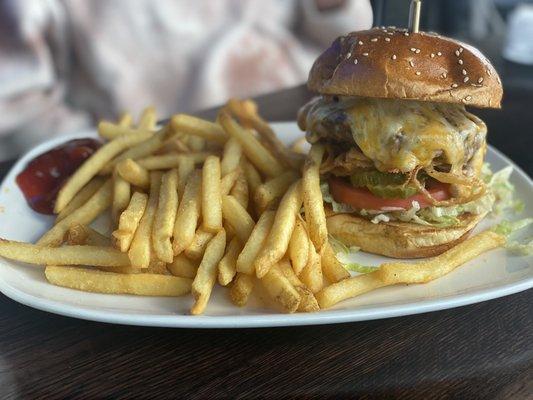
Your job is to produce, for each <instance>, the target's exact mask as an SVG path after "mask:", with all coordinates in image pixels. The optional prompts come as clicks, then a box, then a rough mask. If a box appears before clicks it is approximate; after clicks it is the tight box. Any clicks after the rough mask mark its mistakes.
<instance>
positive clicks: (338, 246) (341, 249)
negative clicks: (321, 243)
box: [328, 235, 360, 258]
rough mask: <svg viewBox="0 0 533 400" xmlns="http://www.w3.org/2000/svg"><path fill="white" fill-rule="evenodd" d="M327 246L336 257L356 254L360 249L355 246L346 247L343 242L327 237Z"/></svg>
mask: <svg viewBox="0 0 533 400" xmlns="http://www.w3.org/2000/svg"><path fill="white" fill-rule="evenodd" d="M328 239H329V244H330V245H331V247H332V248H333V252H334V253H335V254H336V255H337V258H338V254H350V253H357V252H358V251H359V250H360V248H359V247H357V246H347V245H346V244H344V243H343V242H341V241H340V240H339V239H337V238H335V237H333V236H331V235H329V236H328Z"/></svg>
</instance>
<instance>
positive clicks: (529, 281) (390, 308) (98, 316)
mask: <svg viewBox="0 0 533 400" xmlns="http://www.w3.org/2000/svg"><path fill="white" fill-rule="evenodd" d="M272 124H273V125H276V124H277V125H282V124H291V125H294V121H276V122H272ZM95 132H96V131H95V130H85V131H82V132H78V133H75V134H70V135H64V136H59V137H55V138H52V139H50V140H47V141H44V142H42V143H40V144H38V145H37V146H35V147H33V148H32V149H30V150H29V151H27V152H26V153H25V154H24V155H23V156H22V157H20V158H19V160H18V161H17V162H16V163H15V164H14V165H13V166H12V167H11V168H10V170H9V172H8V173H7V174H6V176H5V177H4V180H3V182H2V184H1V185H0V191H3V190H4V186H5V185H6V182H7V181H8V180H10V179H11V178H12V176H13V175H14V174H15V172H16V171H17V170H18V169H19V168H20V166H21V165H22V164H23V163H25V162H27V161H28V160H29V159H30V158H31V157H33V156H35V155H37V154H39V153H41V152H43V151H45V150H47V149H49V148H51V147H53V146H55V145H56V144H58V143H62V142H64V141H66V140H70V139H74V138H79V137H87V136H92V137H95ZM488 146H489V148H490V150H491V151H493V152H494V153H495V154H496V155H497V156H499V157H500V158H501V159H502V160H503V161H505V162H506V163H507V164H509V165H512V166H513V169H514V170H515V171H516V172H517V173H518V174H519V175H521V177H522V178H524V179H525V180H526V181H527V183H528V184H529V186H530V187H531V186H533V181H532V179H531V178H530V177H529V175H528V174H527V173H526V172H525V171H524V170H522V168H520V167H519V166H518V165H516V164H515V163H514V162H513V161H512V160H511V159H510V158H509V157H507V156H506V155H505V154H504V153H502V152H501V151H500V150H498V149H496V148H494V147H493V146H491V145H490V144H489V145H488ZM0 262H1V263H3V261H2V260H0ZM532 287H533V276H530V277H527V278H525V279H522V280H520V281H517V282H512V283H508V284H504V285H501V286H498V287H496V288H485V289H478V290H474V291H470V292H468V293H463V294H457V295H453V296H445V297H440V298H437V299H431V300H422V301H411V302H408V303H402V304H395V305H386V306H364V307H363V308H359V309H357V308H356V309H352V310H350V309H342V310H324V311H320V312H316V313H309V314H304V313H302V314H299V313H298V314H281V313H279V314H278V313H273V314H257V315H224V316H213V315H202V316H192V315H179V314H178V315H157V314H154V315H146V314H131V313H126V314H120V313H118V312H111V311H107V310H93V309H89V308H85V307H84V306H74V305H70V304H65V303H63V302H60V301H56V300H47V299H42V298H39V297H36V296H34V295H32V294H29V293H26V292H24V291H22V290H19V289H17V288H16V287H13V286H11V285H9V284H8V283H7V282H6V281H5V280H4V279H3V278H1V277H0V292H2V293H3V294H4V295H5V296H7V297H8V298H10V299H12V300H13V301H16V302H18V303H20V304H23V305H25V306H29V307H32V308H35V309H38V310H40V311H46V312H50V313H53V314H57V315H62V316H66V317H73V318H78V319H83V320H89V321H95V322H104V323H114V324H122V325H135V326H150V327H168V328H196V329H203V328H222V329H230V328H260V327H283V326H304V325H325V324H336V323H348V322H358V321H369V320H375V319H385V318H393V317H399V316H407V315H414V314H422V313H427V312H432V311H440V310H446V309H451V308H455V307H461V306H465V305H469V304H474V303H479V302H482V301H487V300H492V299H497V298H501V297H504V296H508V295H511V294H515V293H518V292H521V291H525V290H528V289H530V288H532ZM62 289H67V288H62ZM67 290H74V289H67ZM378 290H379V289H378ZM100 295H101V294H100ZM109 296H116V295H109Z"/></svg>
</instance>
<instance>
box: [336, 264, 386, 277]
mask: <svg viewBox="0 0 533 400" xmlns="http://www.w3.org/2000/svg"><path fill="white" fill-rule="evenodd" d="M344 268H346V269H347V270H348V271H353V272H358V273H360V274H369V273H370V272H374V271H377V270H378V269H379V267H371V266H368V265H361V264H358V263H348V264H344Z"/></svg>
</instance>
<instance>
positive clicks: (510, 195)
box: [482, 163, 524, 215]
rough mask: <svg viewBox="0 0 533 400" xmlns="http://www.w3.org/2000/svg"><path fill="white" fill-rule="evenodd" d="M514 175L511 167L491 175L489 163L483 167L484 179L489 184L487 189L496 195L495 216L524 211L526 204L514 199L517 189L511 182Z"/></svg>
mask: <svg viewBox="0 0 533 400" xmlns="http://www.w3.org/2000/svg"><path fill="white" fill-rule="evenodd" d="M512 173H513V167H512V166H511V165H509V166H507V167H505V168H503V169H501V170H499V171H498V172H494V173H491V171H490V166H489V165H488V164H487V163H485V164H484V165H483V169H482V175H483V179H484V180H485V182H487V187H488V188H489V190H490V191H491V192H492V193H493V194H494V197H495V200H496V201H495V203H494V208H493V210H492V211H493V213H494V214H495V215H500V214H502V213H503V212H504V211H506V210H508V209H511V210H513V211H515V212H521V211H522V210H523V209H524V203H523V202H522V201H521V200H520V199H515V198H514V191H515V188H514V185H513V184H512V183H511V182H510V180H509V178H510V177H511V174H512Z"/></svg>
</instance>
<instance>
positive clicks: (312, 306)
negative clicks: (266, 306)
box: [273, 260, 320, 312]
mask: <svg viewBox="0 0 533 400" xmlns="http://www.w3.org/2000/svg"><path fill="white" fill-rule="evenodd" d="M273 268H279V269H280V270H281V272H283V275H285V278H287V279H288V280H289V282H290V283H291V285H292V286H294V288H295V289H296V291H297V292H298V294H299V295H300V304H299V305H298V311H301V312H314V311H318V310H320V307H319V305H318V302H317V300H316V298H315V296H314V295H313V292H311V291H310V290H309V289H308V288H307V287H306V286H305V285H304V284H303V283H302V281H301V280H300V279H298V277H297V276H296V274H295V273H294V271H293V269H292V267H291V265H290V264H289V263H288V262H287V261H284V260H282V261H281V262H280V263H279V264H277V265H275V266H274V267H273Z"/></svg>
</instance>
